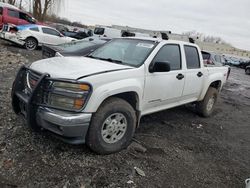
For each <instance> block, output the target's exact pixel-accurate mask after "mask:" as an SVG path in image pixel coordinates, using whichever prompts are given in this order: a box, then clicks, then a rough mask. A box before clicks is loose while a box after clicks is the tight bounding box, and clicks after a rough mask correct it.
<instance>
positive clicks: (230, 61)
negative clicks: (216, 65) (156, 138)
mask: <svg viewBox="0 0 250 188" xmlns="http://www.w3.org/2000/svg"><path fill="white" fill-rule="evenodd" d="M225 60H226V65H230V66H236V67H238V66H239V65H240V61H239V59H237V58H235V57H225Z"/></svg>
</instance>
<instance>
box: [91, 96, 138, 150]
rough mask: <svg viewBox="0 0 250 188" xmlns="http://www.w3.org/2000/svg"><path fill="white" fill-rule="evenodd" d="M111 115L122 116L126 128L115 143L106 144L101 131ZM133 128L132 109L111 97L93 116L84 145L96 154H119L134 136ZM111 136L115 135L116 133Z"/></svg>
mask: <svg viewBox="0 0 250 188" xmlns="http://www.w3.org/2000/svg"><path fill="white" fill-rule="evenodd" d="M113 114H122V115H123V117H124V118H125V119H126V124H127V126H126V127H127V128H126V130H125V131H123V132H124V133H123V134H124V135H123V136H122V137H121V138H120V139H119V140H117V141H116V142H115V143H108V142H106V141H105V139H107V137H106V138H104V137H103V136H102V133H103V132H102V131H103V129H104V127H105V122H107V121H108V120H107V119H108V118H109V117H112V115H113ZM123 120H124V119H123ZM112 121H113V120H112ZM111 126H112V125H111ZM107 127H108V126H107ZM135 127H136V115H135V110H134V109H133V107H132V106H131V105H130V104H129V103H127V102H126V101H125V100H123V99H120V98H116V97H112V98H109V99H107V100H106V101H105V102H104V103H103V104H102V105H101V106H100V107H99V109H98V110H97V112H96V113H95V114H94V115H93V117H92V120H91V125H90V127H89V130H88V134H87V139H86V143H87V145H88V146H89V147H90V149H91V150H93V151H94V152H96V153H98V154H111V153H115V152H119V151H121V150H122V149H125V148H127V147H128V146H129V144H130V143H131V141H132V138H133V136H134V132H135ZM107 129H108V128H107ZM106 131H109V130H106ZM110 134H112V133H110ZM113 134H115V135H117V133H113ZM118 134H119V132H118Z"/></svg>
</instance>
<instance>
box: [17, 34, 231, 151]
mask: <svg viewBox="0 0 250 188" xmlns="http://www.w3.org/2000/svg"><path fill="white" fill-rule="evenodd" d="M202 62H203V60H202V55H201V51H200V49H199V47H198V46H197V45H195V44H191V43H186V42H180V41H170V40H160V39H147V38H122V39H114V40H112V41H110V42H108V43H106V44H105V45H103V46H102V47H100V48H99V49H97V50H96V51H94V52H93V53H92V54H91V55H90V56H89V57H82V58H79V57H66V58H63V57H55V58H50V59H46V60H40V61H37V62H35V63H33V64H32V65H31V66H30V67H29V68H27V67H22V68H21V69H20V71H19V73H18V74H17V77H16V80H15V81H14V84H13V89H12V105H13V109H14V111H15V112H16V113H18V114H23V115H24V116H25V118H26V120H27V123H28V125H29V126H31V127H32V128H34V129H37V128H38V129H39V128H43V129H45V130H49V131H50V132H52V133H54V134H55V135H56V136H58V137H59V138H61V139H63V140H64V141H66V142H69V143H72V144H79V143H86V144H87V145H88V146H89V147H90V148H91V149H92V150H93V151H95V152H97V153H100V154H108V153H113V152H117V151H120V150H121V149H123V148H126V147H127V146H128V145H129V143H130V142H131V140H132V137H133V135H134V131H135V128H136V127H137V126H138V125H139V121H140V118H141V117H142V116H144V115H147V114H150V113H154V112H158V111H161V110H165V109H169V108H172V107H176V106H179V105H183V104H187V103H193V102H195V104H196V107H197V111H198V113H199V114H200V115H202V116H205V117H207V116H210V115H211V114H212V112H213V109H214V104H215V103H216V100H217V97H218V93H219V92H220V90H221V88H222V86H223V84H224V83H225V81H226V78H227V73H228V67H204V65H203V63H202Z"/></svg>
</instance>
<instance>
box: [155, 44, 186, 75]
mask: <svg viewBox="0 0 250 188" xmlns="http://www.w3.org/2000/svg"><path fill="white" fill-rule="evenodd" d="M153 62H154V63H155V62H168V63H169V64H170V70H180V69H181V52H180V46H179V45H177V44H167V45H165V46H163V47H162V48H161V49H160V51H159V52H158V54H157V55H156V56H155V58H154V60H153Z"/></svg>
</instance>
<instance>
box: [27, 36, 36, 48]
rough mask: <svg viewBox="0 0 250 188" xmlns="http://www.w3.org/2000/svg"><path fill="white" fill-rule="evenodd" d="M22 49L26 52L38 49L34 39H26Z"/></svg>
mask: <svg viewBox="0 0 250 188" xmlns="http://www.w3.org/2000/svg"><path fill="white" fill-rule="evenodd" d="M24 47H25V48H26V49H27V50H35V49H36V48H37V47H38V42H37V40H36V39H35V38H33V37H28V38H27V39H26V40H25V44H24Z"/></svg>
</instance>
